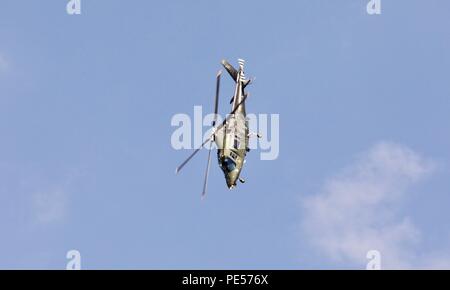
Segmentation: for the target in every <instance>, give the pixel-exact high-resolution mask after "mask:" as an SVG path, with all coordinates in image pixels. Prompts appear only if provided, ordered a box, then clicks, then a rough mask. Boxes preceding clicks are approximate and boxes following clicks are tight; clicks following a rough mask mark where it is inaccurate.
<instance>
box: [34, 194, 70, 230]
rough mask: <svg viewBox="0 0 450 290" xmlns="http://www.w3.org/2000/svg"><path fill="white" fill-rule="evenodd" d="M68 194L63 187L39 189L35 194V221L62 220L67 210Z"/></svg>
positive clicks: (43, 222)
mask: <svg viewBox="0 0 450 290" xmlns="http://www.w3.org/2000/svg"><path fill="white" fill-rule="evenodd" d="M67 204H68V194H67V192H66V191H65V190H64V189H62V188H57V189H52V190H46V191H39V192H36V193H35V194H34V195H33V210H34V214H35V221H36V222H38V223H39V224H48V223H55V222H60V221H62V220H63V219H64V217H65V215H66V212H67Z"/></svg>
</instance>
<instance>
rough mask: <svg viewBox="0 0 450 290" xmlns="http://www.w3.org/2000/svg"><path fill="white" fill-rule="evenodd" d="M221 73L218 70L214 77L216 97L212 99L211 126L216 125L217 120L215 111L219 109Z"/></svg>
mask: <svg viewBox="0 0 450 290" xmlns="http://www.w3.org/2000/svg"><path fill="white" fill-rule="evenodd" d="M221 75H222V71H221V70H219V72H218V73H217V77H216V99H215V101H214V121H213V122H212V126H215V125H216V121H217V112H218V111H219V90H220V76H221Z"/></svg>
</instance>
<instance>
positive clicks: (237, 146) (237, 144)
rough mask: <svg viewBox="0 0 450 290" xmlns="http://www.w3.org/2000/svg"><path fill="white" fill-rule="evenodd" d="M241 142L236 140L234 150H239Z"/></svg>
mask: <svg viewBox="0 0 450 290" xmlns="http://www.w3.org/2000/svg"><path fill="white" fill-rule="evenodd" d="M239 143H240V142H239V140H238V139H236V138H235V139H234V148H236V149H239V145H240V144H239Z"/></svg>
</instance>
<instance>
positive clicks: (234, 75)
mask: <svg viewBox="0 0 450 290" xmlns="http://www.w3.org/2000/svg"><path fill="white" fill-rule="evenodd" d="M222 65H223V67H224V68H225V69H226V70H227V72H228V73H229V74H230V76H231V77H232V78H233V80H234V81H235V82H237V75H238V72H237V70H236V69H235V68H234V67H233V66H232V65H231V64H230V63H229V62H228V61H226V60H222Z"/></svg>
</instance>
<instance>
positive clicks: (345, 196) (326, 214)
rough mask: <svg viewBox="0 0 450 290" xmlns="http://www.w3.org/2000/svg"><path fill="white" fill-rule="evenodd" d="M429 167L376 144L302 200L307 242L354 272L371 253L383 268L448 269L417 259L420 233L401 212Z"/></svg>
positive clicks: (396, 148) (397, 148) (410, 154)
mask: <svg viewBox="0 0 450 290" xmlns="http://www.w3.org/2000/svg"><path fill="white" fill-rule="evenodd" d="M433 168H434V166H433V162H431V161H430V160H428V159H425V158H423V157H421V156H420V155H419V154H417V153H416V152H414V151H412V150H411V149H409V148H407V147H405V146H402V145H398V144H393V143H387V142H381V143H378V144H376V145H375V146H373V147H372V148H371V149H370V150H369V151H368V152H365V153H364V154H361V155H360V156H358V158H357V160H356V161H355V162H354V164H352V165H350V166H349V167H347V168H345V169H344V170H342V172H340V173H339V174H338V175H336V176H334V177H332V178H330V179H329V180H327V181H326V182H325V184H324V185H323V188H322V189H321V191H320V192H319V193H318V194H316V195H312V196H308V197H306V198H304V199H303V200H302V205H303V212H304V216H303V222H302V229H303V231H304V233H305V235H306V237H308V239H309V242H310V243H311V245H312V246H313V247H315V248H316V249H317V250H318V251H319V252H320V253H323V254H324V255H325V256H327V257H329V258H331V259H333V260H335V261H338V262H342V263H346V264H349V265H354V266H357V267H359V266H364V265H365V264H366V263H367V259H366V253H367V251H369V250H372V249H373V250H378V251H380V253H381V255H382V267H383V268H385V269H386V268H412V267H427V268H430V267H431V268H433V267H440V266H443V265H448V263H447V264H445V263H444V262H443V260H442V259H440V258H437V259H432V258H429V257H423V256H420V257H419V256H418V255H417V253H416V250H415V249H416V247H417V245H418V244H419V243H420V240H421V231H420V230H419V229H418V228H417V227H416V226H415V225H414V224H413V223H412V221H411V219H410V218H408V217H407V216H401V212H400V209H401V205H402V201H404V199H405V198H407V197H408V194H409V193H408V189H410V188H411V186H413V185H414V184H416V183H417V182H418V181H420V180H421V179H423V178H425V177H426V176H428V175H429V174H430V173H431V172H432V171H433ZM439 257H442V255H440V256H439ZM444 261H445V259H444Z"/></svg>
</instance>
